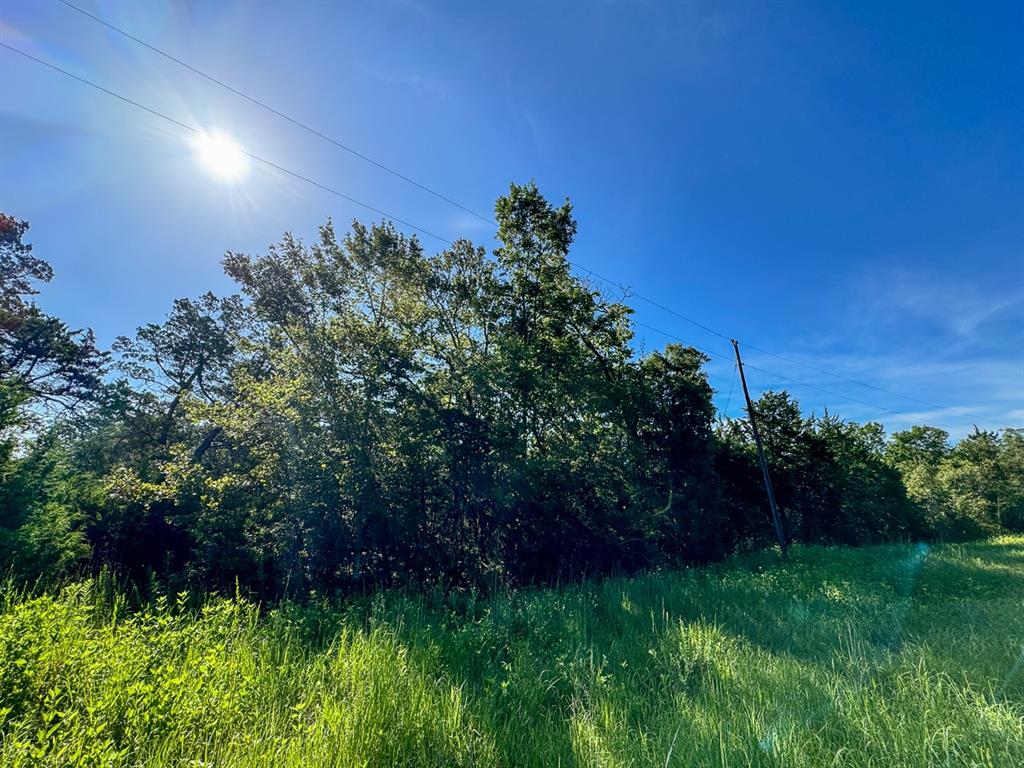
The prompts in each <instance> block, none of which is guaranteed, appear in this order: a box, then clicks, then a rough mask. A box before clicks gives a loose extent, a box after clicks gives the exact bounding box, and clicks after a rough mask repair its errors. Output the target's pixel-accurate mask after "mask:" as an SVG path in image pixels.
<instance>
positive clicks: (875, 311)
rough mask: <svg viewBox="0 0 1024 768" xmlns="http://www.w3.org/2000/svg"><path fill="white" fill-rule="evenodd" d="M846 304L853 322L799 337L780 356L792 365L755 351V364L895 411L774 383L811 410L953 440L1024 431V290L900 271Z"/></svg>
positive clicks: (856, 292)
mask: <svg viewBox="0 0 1024 768" xmlns="http://www.w3.org/2000/svg"><path fill="white" fill-rule="evenodd" d="M846 304H847V306H848V307H849V315H848V318H847V321H846V323H845V324H844V326H843V327H842V328H840V329H838V330H837V331H835V332H833V333H831V334H827V335H826V334H816V335H813V336H808V337H807V338H804V339H799V340H794V342H793V344H792V346H791V348H790V349H789V350H788V351H783V350H776V351H778V352H780V353H782V354H784V355H785V356H786V357H788V358H790V359H791V360H793V361H794V362H795V363H796V364H794V363H787V362H785V361H780V360H779V359H778V358H771V357H767V356H756V355H754V354H753V353H751V355H750V357H751V361H752V362H753V363H754V364H755V365H762V366H764V367H765V368H769V369H772V370H775V371H778V372H779V373H781V374H784V375H787V376H791V377H793V378H798V379H800V380H801V381H805V382H808V384H811V385H813V386H815V387H819V388H823V389H828V390H830V391H831V392H834V393H838V394H841V395H844V396H846V397H848V398H854V399H857V400H861V401H863V402H864V403H872V404H875V405H877V406H879V408H885V409H890V410H892V411H896V413H886V412H883V411H881V410H879V409H872V408H871V407H869V406H866V405H863V404H858V403H852V402H850V401H849V400H844V399H843V398H839V397H836V396H834V395H828V394H825V393H822V392H820V390H814V389H813V388H811V387H806V388H804V389H801V388H800V387H799V386H794V385H791V384H790V385H787V384H786V383H785V382H782V383H780V384H778V386H780V387H781V386H786V387H787V388H790V389H792V390H793V391H794V393H796V394H797V395H798V396H799V397H800V398H801V400H802V401H803V402H804V403H805V404H810V403H821V404H827V405H828V407H829V408H830V410H831V409H837V410H839V411H840V412H841V413H843V414H846V415H849V416H851V417H854V418H858V419H863V418H870V419H873V420H877V421H881V422H882V423H884V424H885V425H886V426H887V427H888V428H889V429H891V430H895V429H902V428H905V427H906V426H908V425H911V424H918V423H924V424H933V425H935V426H940V427H942V428H944V429H946V430H948V431H949V432H950V433H951V434H953V435H954V436H955V437H956V436H961V435H963V434H966V433H968V432H970V431H972V430H973V429H974V426H975V425H977V426H978V427H980V428H982V429H985V428H989V429H994V428H1002V427H1017V426H1022V425H1024V344H1022V341H1024V291H1022V290H1020V289H1019V288H1018V287H1016V286H1014V287H1012V288H1007V289H1002V290H998V289H993V290H983V289H982V288H980V287H978V286H970V285H963V284H961V283H955V282H952V281H948V280H942V279H939V278H936V277H934V276H931V275H922V274H915V273H913V272H912V271H910V270H906V269H898V270H889V271H885V272H877V271H876V272H874V273H872V274H871V275H869V276H866V277H865V278H864V279H863V280H860V281H856V282H855V283H853V284H852V285H851V289H850V296H849V299H848V300H847V302H846ZM800 364H803V365H800ZM805 365H806V366H812V367H814V368H818V369H821V370H827V371H831V372H834V373H837V374H839V375H840V376H843V377H846V378H848V379H854V380H856V381H859V382H865V383H867V384H870V385H873V386H874V387H879V388H881V389H885V390H889V392H882V391H879V389H872V388H871V387H866V386H860V385H858V384H855V383H853V382H850V381H844V380H842V379H839V378H836V377H835V376H829V375H826V374H823V373H819V372H815V371H812V370H810V369H808V368H806V367H804V366H805ZM890 393H898V394H899V395H905V396H906V397H900V396H898V395H896V394H890ZM908 398H913V399H908ZM916 401H924V402H925V403H930V404H932V405H933V406H934V407H928V406H923V405H922V403H920V402H916Z"/></svg>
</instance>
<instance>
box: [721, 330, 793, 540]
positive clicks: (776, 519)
mask: <svg viewBox="0 0 1024 768" xmlns="http://www.w3.org/2000/svg"><path fill="white" fill-rule="evenodd" d="M732 348H733V349H734V350H735V352H736V367H738V368H739V369H740V384H742V385H743V397H744V398H745V399H746V401H747V413H748V414H749V415H750V431H751V432H753V433H754V445H755V446H757V460H758V461H759V462H760V463H761V474H762V475H763V476H764V489H765V491H767V492H768V504H769V506H771V508H772V525H773V526H774V528H775V538H777V539H778V540H779V548H780V549H781V550H782V556H783V557H786V555H787V554H788V553H789V544H787V543H786V533H785V531H783V530H782V518H781V517H780V516H779V505H778V504H776V503H775V490H774V489H773V488H772V478H771V476H770V475H769V474H768V462H766V461H765V460H764V447H763V446H762V445H761V433H760V432H758V431H757V419H755V418H754V404H753V403H752V402H750V392H749V391H748V390H747V377H746V376H744V375H743V360H742V359H741V358H740V343H739V342H738V341H736V339H733V340H732Z"/></svg>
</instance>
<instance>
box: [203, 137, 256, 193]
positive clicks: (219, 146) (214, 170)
mask: <svg viewBox="0 0 1024 768" xmlns="http://www.w3.org/2000/svg"><path fill="white" fill-rule="evenodd" d="M194 147H195V153H196V158H197V159H198V160H199V162H200V164H201V165H202V166H203V167H204V168H205V169H206V170H207V171H208V172H209V173H210V175H211V176H213V177H214V178H215V179H217V180H218V181H223V182H228V183H232V182H238V181H241V180H242V179H244V178H245V176H246V175H247V174H248V172H249V158H248V157H247V156H246V155H245V152H243V151H242V148H241V147H240V146H238V144H237V143H236V142H235V141H233V140H232V139H230V138H229V137H227V136H224V135H223V134H218V133H201V134H199V138H197V139H196V140H195V144H194Z"/></svg>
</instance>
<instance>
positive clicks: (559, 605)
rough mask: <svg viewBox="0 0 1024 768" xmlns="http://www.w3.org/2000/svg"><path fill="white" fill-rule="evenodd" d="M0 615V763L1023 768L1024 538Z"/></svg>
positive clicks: (75, 591) (36, 604)
mask: <svg viewBox="0 0 1024 768" xmlns="http://www.w3.org/2000/svg"><path fill="white" fill-rule="evenodd" d="M100 591H101V590H99V589H98V588H97V586H96V585H94V584H80V585H77V586H74V587H71V588H68V589H66V590H64V591H63V592H62V593H61V594H59V595H55V596H45V597H28V596H24V595H19V594H16V593H14V592H12V591H10V590H9V591H8V593H7V594H6V595H4V596H3V598H2V604H0V735H2V746H0V765H3V766H71V765H82V766H101V765H102V766H106V765H110V766H193V767H197V766H293V765H294V766H327V765H330V766H392V765H407V766H460V765H461V766H658V768H662V767H663V766H690V765H710V766H735V765H764V766H822V765H827V766H936V765H941V766H968V765H981V766H1020V765H1024V657H1022V650H1024V649H1022V642H1024V539H1021V538H1004V539H999V540H996V541H992V542H986V543H979V544H972V545H963V546H944V547H938V548H935V549H931V550H930V549H928V548H927V547H924V546H884V547H871V548H864V549H827V548H809V549H802V550H801V549H798V550H797V551H796V552H795V553H794V556H793V558H792V559H791V560H790V561H789V562H788V563H785V564H781V563H779V562H778V561H777V560H776V558H775V557H774V556H773V555H772V554H770V553H764V554H760V555H756V556H751V557H746V558H743V559H738V560H734V561H731V562H729V563H725V564H722V565H720V566H716V567H711V568H706V569H701V570H692V571H684V572H677V573H664V574H654V575H649V576H645V577H641V578H634V579H616V580H608V581H602V582H595V583H586V584H582V585H578V586H572V587H568V588H563V589H557V590H545V591H526V592H520V593H514V594H505V595H498V596H494V597H490V598H487V599H476V598H474V597H472V596H469V597H465V596H463V597H460V598H457V599H456V598H451V597H449V598H441V597H422V596H421V597H410V596H403V595H397V594H392V595H378V596H377V597H375V598H373V599H369V600H364V601H358V602H354V603H350V604H348V605H347V606H344V607H341V608H333V609H332V608H330V607H328V606H325V605H321V604H316V603H314V604H312V605H307V606H304V607H298V606H284V607H280V608H276V609H273V610H269V611H260V610H259V609H258V608H257V607H256V606H254V605H252V604H250V603H248V602H246V601H244V600H237V599H236V600H226V599H210V600H208V601H207V603H206V605H205V606H204V607H203V608H202V609H200V610H191V609H188V608H187V607H186V605H185V600H184V596H179V597H178V598H171V599H170V600H163V601H160V603H159V604H158V605H155V606H153V607H152V608H150V609H147V610H143V611H138V612H134V613H132V614H130V615H129V614H126V613H125V612H124V610H123V607H118V606H116V605H115V606H114V608H112V607H111V602H110V601H109V600H104V599H100V597H99V593H100Z"/></svg>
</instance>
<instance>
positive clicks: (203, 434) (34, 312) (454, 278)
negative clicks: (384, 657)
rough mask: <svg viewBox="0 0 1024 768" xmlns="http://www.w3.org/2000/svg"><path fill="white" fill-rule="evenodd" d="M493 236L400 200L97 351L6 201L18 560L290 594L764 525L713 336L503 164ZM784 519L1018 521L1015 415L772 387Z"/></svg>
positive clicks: (4, 267)
mask: <svg viewBox="0 0 1024 768" xmlns="http://www.w3.org/2000/svg"><path fill="white" fill-rule="evenodd" d="M495 214H496V220H497V223H498V230H497V241H498V243H499V245H498V247H497V248H496V249H494V251H493V252H492V253H487V252H486V250H485V249H483V248H481V247H478V246H475V245H473V244H472V243H471V242H470V241H469V240H459V241H457V242H455V243H454V244H453V245H452V246H451V247H449V248H447V249H445V250H443V251H441V252H440V253H436V254H429V253H427V252H426V251H425V250H424V249H423V247H422V245H421V243H420V242H419V240H417V239H416V238H415V237H407V236H405V235H403V234H401V233H400V232H398V231H397V230H396V229H395V228H394V227H393V226H392V225H391V224H389V223H380V224H373V225H370V226H367V225H364V224H361V223H359V222H353V224H352V226H351V229H350V230H349V231H348V232H347V233H345V234H343V235H339V234H338V233H337V232H336V230H335V228H334V226H333V224H332V223H331V222H328V223H327V224H325V225H324V226H323V227H321V229H320V231H319V234H318V237H317V238H316V239H315V241H314V242H312V243H305V242H303V241H301V240H299V239H297V238H295V237H293V236H291V235H285V236H284V238H283V239H282V241H281V242H280V243H279V244H277V245H275V246H273V247H271V248H270V249H269V251H268V252H267V253H266V254H264V255H256V256H253V255H247V254H242V253H228V254H227V255H226V256H225V258H224V269H225V272H226V273H227V275H228V276H229V277H230V278H231V279H232V280H233V281H234V282H235V284H236V285H237V290H238V293H237V294H236V295H232V296H216V295H214V294H212V293H207V294H205V295H203V296H201V297H199V298H197V299H178V300H177V301H175V302H174V303H173V305H172V307H171V308H170V311H169V313H168V315H167V316H166V319H165V320H164V321H163V322H162V323H154V324H149V325H145V326H143V327H141V328H139V329H137V331H136V333H135V334H134V335H133V336H129V337H121V338H119V339H118V340H117V341H116V342H115V343H114V344H113V346H112V348H111V349H110V350H109V351H105V350H100V349H99V348H98V347H97V344H96V341H95V339H94V337H93V335H92V334H91V333H90V332H88V331H77V330H75V329H72V328H69V327H68V326H67V325H66V324H65V323H64V322H62V321H61V320H60V319H58V318H55V317H52V316H50V315H48V314H46V313H45V312H43V311H42V310H41V309H40V308H39V307H38V306H37V305H36V303H35V296H36V294H37V292H38V290H39V288H40V286H42V285H43V284H45V283H46V282H47V281H49V280H50V279H51V277H52V271H51V269H50V267H49V265H48V264H47V263H46V262H45V261H44V260H42V259H40V258H38V257H37V256H35V255H34V254H33V252H32V248H31V245H30V244H29V243H28V242H27V240H26V232H27V229H28V224H27V223H26V222H23V221H19V220H18V219H16V218H14V217H12V216H8V215H5V214H0V276H2V287H0V564H2V565H3V566H4V567H6V568H7V569H9V570H11V571H12V572H13V574H14V575H15V576H16V577H17V578H19V579H24V580H41V581H42V583H50V582H53V581H56V580H60V579H64V578H68V577H72V576H75V575H79V574H83V573H88V572H95V571H98V570H99V569H110V570H112V571H114V572H115V573H117V574H120V575H121V576H123V577H124V578H126V579H130V580H132V581H134V582H136V583H139V584H147V583H153V582H156V583H158V584H160V585H162V586H163V587H164V588H166V589H182V588H200V589H212V590H222V591H223V590H233V589H235V588H236V585H241V586H242V587H243V588H245V589H247V590H251V591H252V592H253V593H254V594H257V595H260V596H263V597H267V598H277V597H283V596H304V595H307V594H309V593H310V592H311V591H315V592H318V593H339V592H346V591H350V590H353V589H363V588H367V587H373V586H391V585H406V584H441V585H444V586H450V587H463V586H472V587H486V586H488V585H493V584H497V583H535V582H550V581H553V580H557V579H567V578H578V577H581V576H585V575H599V574H603V573H609V572H623V571H633V570H637V569H646V568H659V567H676V566H679V565H685V564H694V563H701V562H707V561H711V560H716V559H719V558H722V557H724V556H726V555H728V554H729V553H731V552H734V551H736V550H738V549H744V548H751V547H759V546H766V545H770V543H771V539H772V530H771V524H770V518H769V512H768V509H767V505H766V501H765V497H764V492H763V488H762V485H761V478H760V471H759V469H758V467H757V464H756V460H755V455H754V448H753V443H752V438H751V435H750V432H749V429H748V425H747V422H746V421H744V420H736V419H729V418H724V417H721V416H720V415H719V414H717V413H716V411H715V407H714V405H713V401H712V396H713V391H712V388H711V386H710V385H709V383H708V379H707V375H706V373H705V370H704V366H705V365H706V363H707V362H708V358H707V357H706V356H705V355H704V354H702V353H701V352H699V351H697V350H695V349H693V348H688V347H684V346H680V345H676V344H670V345H668V346H666V347H665V348H664V349H661V350H657V351H654V352H650V353H643V354H641V353H639V352H638V351H637V350H636V348H635V346H634V344H633V329H632V324H631V319H630V316H631V310H630V308H629V307H628V306H626V305H625V304H624V303H622V302H621V301H618V300H615V299H613V298H611V297H609V296H607V295H605V294H603V293H602V292H601V291H599V290H597V289H596V288H595V287H594V286H593V285H590V284H588V283H587V282H585V281H584V280H581V279H580V278H579V277H577V276H575V275H573V274H572V272H571V269H570V263H569V261H568V255H569V251H570V248H571V245H572V243H573V239H574V236H575V233H576V222H575V220H574V219H573V216H572V209H571V206H570V204H569V203H568V201H566V202H565V203H564V204H563V205H561V206H555V205H552V204H551V203H549V202H548V201H547V200H546V199H545V198H544V197H543V196H542V195H541V194H540V192H539V191H538V189H537V187H536V186H535V185H533V184H528V185H524V186H518V185H512V186H511V188H510V190H509V192H508V194H507V195H505V196H503V197H501V198H500V199H499V200H498V201H497V203H496V207H495ZM755 411H756V414H757V416H758V418H759V421H760V423H761V425H762V426H761V429H762V432H763V438H764V441H765V449H766V453H767V457H768V462H769V467H770V471H771V473H772V477H773V480H774V483H775V485H776V492H777V496H778V500H779V504H780V507H781V512H782V516H783V522H784V525H785V529H786V531H787V534H788V536H789V537H790V538H791V539H792V540H793V541H796V542H801V543H805V544H818V543H824V544H851V545H853V544H862V543H868V542H877V541H887V540H909V539H914V540H920V539H928V538H935V537H941V538H968V537H976V536H981V535H988V534H992V533H995V532H998V531H1000V530H1018V531H1019V530H1024V431H1021V430H1013V429H1006V430H1003V431H1001V432H999V433H992V432H983V431H976V432H975V434H972V435H970V436H968V437H966V438H964V439H962V440H960V441H959V442H957V443H956V444H955V445H952V444H951V442H950V440H949V436H948V435H947V434H946V433H945V432H943V431H942V430H939V429H936V428H933V427H923V426H922V427H913V428H912V429H909V430H907V431H904V432H898V433H896V434H894V435H892V436H891V437H887V436H886V435H885V433H884V431H883V429H882V427H881V426H880V425H878V424H874V423H869V424H857V423H854V422H850V421H845V420H843V419H840V418H839V417H837V416H835V415H833V414H830V413H825V414H823V415H820V416H810V417H807V416H805V415H803V414H802V412H801V409H800V407H799V404H798V403H797V401H796V400H794V399H793V398H792V397H790V396H789V395H788V394H787V393H786V392H767V393H765V394H764V395H762V396H761V397H760V399H759V400H757V402H756V403H755Z"/></svg>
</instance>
